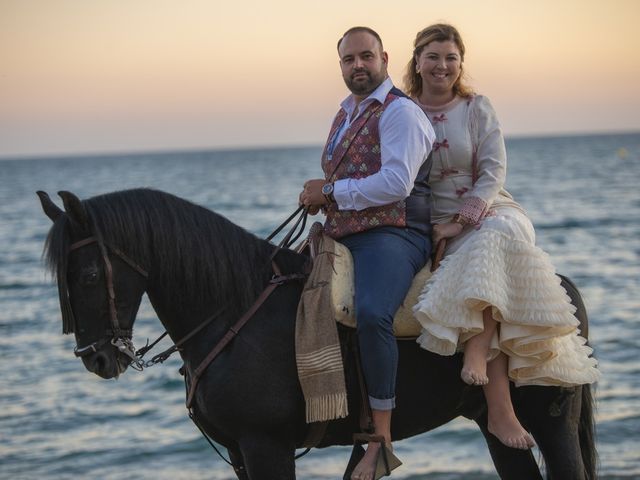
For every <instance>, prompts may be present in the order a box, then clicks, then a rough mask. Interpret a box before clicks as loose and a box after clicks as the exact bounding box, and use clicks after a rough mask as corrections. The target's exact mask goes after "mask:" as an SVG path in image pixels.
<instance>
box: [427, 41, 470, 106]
mask: <svg viewBox="0 0 640 480" xmlns="http://www.w3.org/2000/svg"><path fill="white" fill-rule="evenodd" d="M416 64H417V65H416V68H417V70H418V73H419V74H420V77H421V78H422V91H423V93H426V94H434V95H443V94H446V93H449V92H452V91H453V84H454V83H455V82H456V80H457V79H458V77H460V73H461V71H462V58H461V55H460V50H459V49H458V46H457V45H456V44H455V42H453V41H452V40H447V41H444V42H436V41H434V42H431V43H428V44H427V45H425V46H424V48H423V49H422V51H421V52H420V55H418V56H417V57H416Z"/></svg>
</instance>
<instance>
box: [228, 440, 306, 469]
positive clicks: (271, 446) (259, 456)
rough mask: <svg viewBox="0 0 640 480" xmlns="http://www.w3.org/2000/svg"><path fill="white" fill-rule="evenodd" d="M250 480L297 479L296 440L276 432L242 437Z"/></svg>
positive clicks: (243, 454) (242, 452) (241, 449)
mask: <svg viewBox="0 0 640 480" xmlns="http://www.w3.org/2000/svg"><path fill="white" fill-rule="evenodd" d="M238 444H239V445H240V452H241V454H242V458H243V459H244V464H245V467H246V478H247V479H249V480H295V478H296V472H295V469H296V465H295V459H294V456H295V442H294V441H289V440H288V439H283V438H282V436H279V435H277V434H274V433H271V434H269V433H264V434H261V433H260V434H259V433H252V434H251V435H250V436H247V437H244V438H242V439H240V441H239V442H238Z"/></svg>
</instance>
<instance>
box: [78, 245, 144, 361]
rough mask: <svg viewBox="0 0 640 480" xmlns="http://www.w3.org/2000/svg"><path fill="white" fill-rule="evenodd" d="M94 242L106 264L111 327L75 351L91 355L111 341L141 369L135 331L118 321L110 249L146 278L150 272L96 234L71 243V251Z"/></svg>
mask: <svg viewBox="0 0 640 480" xmlns="http://www.w3.org/2000/svg"><path fill="white" fill-rule="evenodd" d="M94 243H96V244H97V245H98V249H99V250H100V256H101V257H102V263H103V264H104V273H105V280H106V288H107V297H108V299H109V327H110V328H107V329H106V330H105V332H104V336H103V337H102V338H100V339H98V340H96V341H95V342H93V343H91V344H89V345H86V346H84V347H80V346H79V345H76V346H75V348H74V349H73V353H74V354H75V356H76V357H80V358H82V357H86V356H87V355H91V354H92V353H95V352H97V351H98V350H99V349H100V348H101V347H102V346H103V345H105V344H106V343H107V342H109V341H110V342H111V344H112V345H113V346H114V347H116V348H117V349H118V350H119V351H120V352H122V353H123V354H124V355H126V356H127V357H129V358H130V359H131V360H132V362H131V364H132V366H133V368H137V369H141V366H140V365H139V364H138V358H137V357H136V352H135V348H134V346H133V342H132V336H133V331H132V330H131V329H123V328H121V327H120V322H119V321H118V310H117V308H116V292H115V288H114V286H113V266H112V265H111V260H110V259H109V250H110V251H112V252H113V253H114V254H115V255H117V256H118V257H119V258H120V259H121V260H122V261H124V262H125V263H126V264H127V265H129V266H130V267H131V268H133V269H134V270H135V271H136V272H138V273H139V274H140V275H142V276H143V277H144V278H149V274H148V273H147V271H146V270H145V269H143V268H142V267H141V266H140V265H138V264H137V263H136V262H135V261H133V260H132V259H131V258H129V257H128V256H127V255H125V254H124V253H123V252H122V251H120V250H119V249H117V248H115V247H113V246H111V245H108V244H106V243H105V242H104V241H103V240H101V239H99V238H98V237H96V236H91V237H88V238H85V239H83V240H80V241H78V242H75V243H73V244H71V246H70V247H69V252H73V251H75V250H79V249H81V248H82V247H85V246H87V245H92V244H94Z"/></svg>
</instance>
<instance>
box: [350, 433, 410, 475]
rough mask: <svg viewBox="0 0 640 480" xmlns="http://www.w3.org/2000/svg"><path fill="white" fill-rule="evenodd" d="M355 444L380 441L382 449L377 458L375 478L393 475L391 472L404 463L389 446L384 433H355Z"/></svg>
mask: <svg viewBox="0 0 640 480" xmlns="http://www.w3.org/2000/svg"><path fill="white" fill-rule="evenodd" d="M353 442H354V444H360V443H369V442H374V443H379V444H380V450H378V459H377V460H376V471H375V473H374V476H373V478H374V480H378V479H379V478H382V477H385V476H387V475H391V472H392V471H393V470H395V469H396V468H398V467H399V466H400V465H402V462H401V461H400V459H399V458H398V457H396V456H395V455H394V454H393V452H392V451H391V450H389V447H387V443H386V441H385V439H384V437H383V436H382V435H372V434H369V433H354V434H353Z"/></svg>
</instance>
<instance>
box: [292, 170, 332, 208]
mask: <svg viewBox="0 0 640 480" xmlns="http://www.w3.org/2000/svg"><path fill="white" fill-rule="evenodd" d="M325 183H327V181H326V180H325V179H323V178H316V179H313V180H307V181H306V182H304V188H303V190H302V192H300V195H299V197H298V201H299V203H300V205H304V206H305V207H309V214H310V215H315V214H316V213H318V211H320V207H321V206H322V205H326V204H327V203H328V202H327V199H326V198H325V196H324V195H323V194H322V186H323V185H324V184H325Z"/></svg>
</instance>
